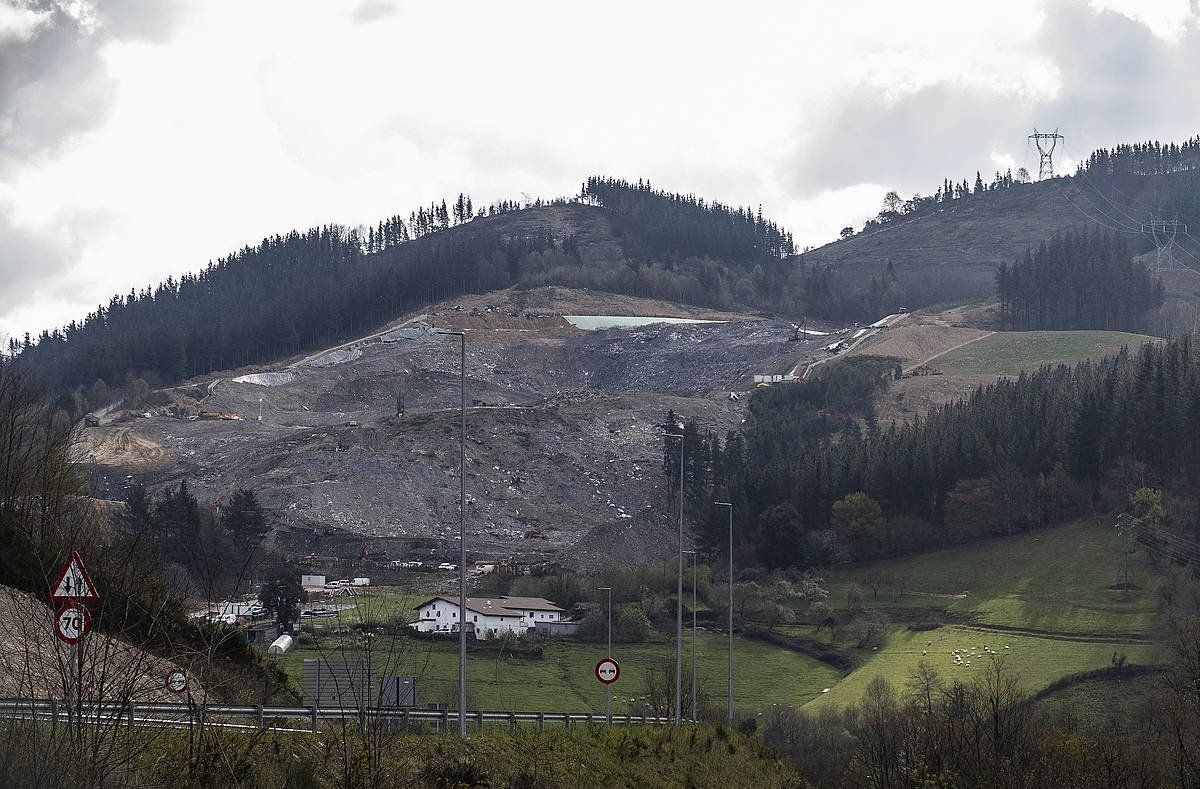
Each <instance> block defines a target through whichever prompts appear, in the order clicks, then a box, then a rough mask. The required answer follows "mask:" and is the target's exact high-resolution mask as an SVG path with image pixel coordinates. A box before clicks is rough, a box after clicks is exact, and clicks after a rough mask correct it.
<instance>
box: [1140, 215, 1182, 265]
mask: <svg viewBox="0 0 1200 789" xmlns="http://www.w3.org/2000/svg"><path fill="white" fill-rule="evenodd" d="M1187 231H1188V229H1187V225H1185V224H1184V223H1183V222H1180V221H1179V220H1178V219H1151V220H1150V221H1149V222H1143V223H1142V232H1143V233H1149V234H1150V238H1152V239H1154V253H1155V254H1154V273H1155V274H1157V273H1158V272H1160V271H1162V270H1163V257H1164V254H1163V253H1166V255H1165V256H1166V258H1167V265H1168V267H1169V266H1170V265H1171V263H1172V262H1173V261H1174V257H1172V253H1171V248H1172V247H1174V246H1175V235H1176V234H1177V233H1183V234H1184V235H1185V236H1186V235H1187Z"/></svg>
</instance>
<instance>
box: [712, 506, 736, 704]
mask: <svg viewBox="0 0 1200 789" xmlns="http://www.w3.org/2000/svg"><path fill="white" fill-rule="evenodd" d="M713 504H715V505H717V506H718V507H728V508H729V617H728V618H729V622H728V625H729V679H728V688H729V725H730V726H732V725H733V504H732V503H731V502H728V501H714V502H713Z"/></svg>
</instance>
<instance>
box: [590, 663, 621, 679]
mask: <svg viewBox="0 0 1200 789" xmlns="http://www.w3.org/2000/svg"><path fill="white" fill-rule="evenodd" d="M620 678H621V667H620V666H619V665H618V664H617V661H615V660H613V659H612V658H610V657H606V658H601V659H600V660H598V661H596V679H598V680H600V682H602V683H603V684H605V685H611V684H613V683H614V682H616V681H617V680H619V679H620Z"/></svg>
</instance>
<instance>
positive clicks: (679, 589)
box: [664, 432, 684, 727]
mask: <svg viewBox="0 0 1200 789" xmlns="http://www.w3.org/2000/svg"><path fill="white" fill-rule="evenodd" d="M664 435H666V437H667V438H678V439H679V536H678V538H677V541H676V546H677V547H678V549H679V569H678V572H677V574H676V579H675V580H676V582H677V583H676V591H675V726H676V727H678V726H679V725H680V723H682V722H683V704H682V701H683V445H684V440H683V433H682V432H680V433H665V434H664Z"/></svg>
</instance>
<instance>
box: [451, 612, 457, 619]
mask: <svg viewBox="0 0 1200 789" xmlns="http://www.w3.org/2000/svg"><path fill="white" fill-rule="evenodd" d="M450 616H452V617H454V618H455V619H458V612H457V611H455V612H454V613H453V614H451V615H450Z"/></svg>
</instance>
